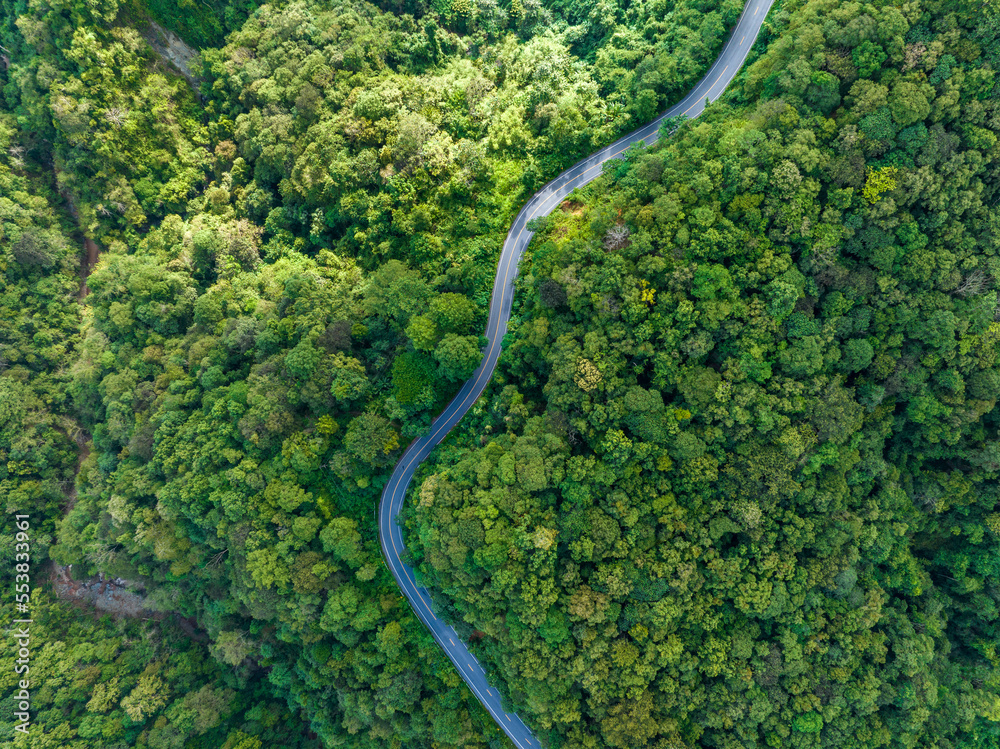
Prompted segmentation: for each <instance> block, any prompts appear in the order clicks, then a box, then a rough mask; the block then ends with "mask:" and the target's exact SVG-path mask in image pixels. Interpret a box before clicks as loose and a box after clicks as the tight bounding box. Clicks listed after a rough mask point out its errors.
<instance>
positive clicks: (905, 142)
mask: <svg viewBox="0 0 1000 749" xmlns="http://www.w3.org/2000/svg"><path fill="white" fill-rule="evenodd" d="M986 10H987V12H986V13H985V14H980V13H978V12H977V13H973V12H972V8H971V7H970V6H962V5H952V4H947V3H933V2H931V3H909V4H906V5H904V6H901V7H894V6H891V5H882V6H871V5H862V4H859V3H837V2H833V1H832V0H811V1H810V2H806V3H804V4H803V5H802V7H801V8H798V9H795V11H794V12H793V14H792V16H791V21H790V23H789V26H788V28H787V29H786V30H785V31H784V33H783V34H782V36H781V37H780V38H778V39H777V40H776V41H775V42H774V43H773V44H772V45H771V46H770V47H769V49H768V51H767V53H766V54H765V55H763V56H762V57H761V58H760V59H759V60H757V61H756V62H755V63H754V64H753V65H751V66H750V67H749V69H748V70H747V71H746V73H745V75H744V77H743V81H742V85H741V86H740V87H739V88H738V89H737V90H736V91H734V92H733V95H732V96H731V97H730V99H729V102H728V104H726V105H721V106H720V105H715V106H713V107H710V108H709V111H708V112H707V113H706V114H705V115H704V116H703V118H702V119H700V120H698V121H697V122H694V123H690V124H687V125H684V126H683V127H682V128H681V130H680V131H678V132H677V133H676V134H675V135H674V136H673V137H672V138H670V139H669V140H668V141H666V142H664V143H662V144H661V145H659V146H658V147H656V148H653V149H649V150H648V151H647V152H642V153H635V154H631V155H630V157H629V158H628V159H627V160H626V161H624V162H621V163H618V164H613V165H610V166H609V168H608V169H607V173H606V174H605V175H604V176H603V177H602V179H601V180H600V181H598V182H595V183H592V185H591V186H589V187H588V188H586V189H585V190H583V191H580V192H579V193H578V195H577V196H575V197H574V198H573V199H572V200H570V201H567V202H566V203H565V204H564V205H563V206H562V207H561V209H560V210H557V211H556V212H554V213H553V214H552V215H551V216H550V217H549V218H548V219H547V220H546V221H544V222H541V225H540V226H538V230H539V235H538V236H537V237H536V239H535V244H534V246H533V252H531V253H530V261H529V262H527V263H525V265H524V266H522V277H521V279H520V281H519V296H518V299H519V300H520V303H521V304H520V308H519V309H515V313H514V317H515V320H514V322H513V323H512V326H511V329H510V331H509V332H508V338H507V341H508V346H507V348H506V350H505V352H504V354H503V357H502V359H501V369H500V370H499V371H498V373H497V375H496V376H495V378H494V383H495V384H494V385H493V390H492V393H488V395H487V397H486V398H484V401H483V402H482V403H481V404H480V405H479V406H478V407H477V410H476V411H474V412H473V413H472V414H471V417H472V418H470V419H469V420H468V421H467V422H463V424H462V425H461V426H460V427H459V428H458V429H459V433H458V435H457V436H456V437H455V438H454V439H453V442H452V444H451V445H450V446H448V447H446V448H445V449H442V450H440V451H439V452H438V453H436V454H435V456H436V457H432V461H433V465H431V466H428V467H427V468H426V469H425V472H424V475H423V476H422V477H419V478H418V482H416V483H417V484H418V485H417V486H416V487H415V488H414V490H413V493H412V497H411V500H410V503H409V507H410V521H409V525H408V527H409V529H410V536H409V537H410V539H411V542H410V546H411V548H412V550H413V553H414V557H415V559H416V560H417V561H418V562H419V566H420V570H421V572H422V573H423V576H424V582H425V583H427V584H429V585H431V586H432V587H433V588H436V589H438V590H440V596H439V601H440V602H441V604H442V606H445V607H446V609H447V610H448V611H449V612H450V616H451V618H453V619H454V620H455V621H456V622H458V626H459V631H460V632H464V633H469V632H471V630H472V629H476V630H479V631H481V632H482V633H483V635H484V636H482V637H480V638H477V639H475V640H474V645H473V647H474V649H475V650H476V652H477V653H478V654H479V655H480V656H481V657H482V658H483V659H484V660H485V661H487V662H489V663H491V664H492V666H493V668H494V669H495V673H496V683H497V684H502V685H505V687H506V688H507V689H509V693H510V697H511V701H512V702H513V703H514V704H515V705H518V706H519V707H523V709H524V711H525V713H526V714H527V715H528V716H529V718H533V719H534V721H535V723H536V724H537V725H538V727H539V728H540V729H541V735H542V736H543V737H545V738H546V739H547V741H548V742H549V743H552V744H553V745H558V746H574V747H584V746H612V747H629V748H631V747H653V746H706V747H708V746H711V747H733V748H734V749H735V747H746V746H764V745H767V746H800V747H806V746H838V747H840V746H859V747H861V746H863V747H878V746H893V747H904V746H905V747H915V746H920V747H985V746H997V745H998V737H1000V730H998V728H997V724H998V721H1000V712H998V707H1000V671H998V665H1000V664H998V662H997V659H996V652H995V651H996V643H997V639H998V635H1000V630H998V628H997V626H998V625H997V615H998V610H997V602H998V600H1000V590H998V588H997V586H996V577H997V573H998V571H1000V568H998V566H997V565H998V562H1000V538H998V536H1000V522H998V521H1000V514H998V499H1000V490H998V483H997V481H998V477H1000V461H998V460H997V448H998V444H1000V443H998V442H997V428H998V421H997V419H998V416H997V410H996V407H997V393H998V386H1000V362H998V359H997V354H998V348H997V347H998V343H1000V322H997V320H998V319H1000V307H998V304H997V282H996V278H997V277H998V272H1000V265H998V262H1000V261H998V257H997V256H998V252H1000V210H998V207H997V205H998V199H1000V146H998V142H997V135H998V133H1000V87H998V85H997V76H996V73H995V65H996V64H997V57H998V51H1000V50H998V44H997V42H998V39H997V32H998V28H997V24H996V18H997V14H996V9H995V8H992V7H990V8H988V9H986Z"/></svg>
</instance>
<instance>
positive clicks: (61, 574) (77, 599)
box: [51, 565, 154, 619]
mask: <svg viewBox="0 0 1000 749" xmlns="http://www.w3.org/2000/svg"><path fill="white" fill-rule="evenodd" d="M51 581H52V589H53V590H54V591H55V593H56V595H57V596H59V597H60V598H62V599H63V600H65V601H71V602H74V603H80V604H84V605H88V606H92V607H93V608H95V609H97V610H98V611H101V612H104V613H108V614H111V615H112V616H116V617H117V616H130V617H141V618H143V619H149V618H151V617H153V616H154V612H153V611H151V610H149V609H147V608H146V607H145V600H146V599H145V598H144V597H143V596H141V595H139V594H138V593H136V592H135V591H133V590H130V589H129V583H128V581H127V580H122V579H121V578H113V579H105V577H104V576H103V575H101V576H99V577H97V578H93V579H91V580H82V581H81V580H74V579H73V578H72V577H71V576H70V572H69V567H61V566H59V565H54V566H53V570H52V576H51Z"/></svg>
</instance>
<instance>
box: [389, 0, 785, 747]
mask: <svg viewBox="0 0 1000 749" xmlns="http://www.w3.org/2000/svg"><path fill="white" fill-rule="evenodd" d="M773 3H774V0H750V2H749V3H747V5H746V7H745V8H744V9H743V14H742V15H741V16H740V19H739V21H738V22H737V24H736V26H735V28H734V29H733V32H732V34H731V35H730V37H729V39H728V40H727V42H726V44H725V46H724V47H723V48H722V52H721V53H720V54H719V57H718V59H716V61H715V62H714V63H713V64H712V67H711V68H709V70H708V72H707V73H706V74H705V77H704V78H702V79H701V81H699V82H698V84H697V85H696V86H695V87H694V88H693V89H692V90H691V92H690V93H689V94H688V95H687V96H686V97H684V99H683V100H682V101H681V102H680V103H679V104H677V105H676V106H674V107H672V108H671V109H669V110H668V111H667V112H665V113H664V114H662V115H660V116H659V117H658V118H656V119H655V120H653V121H652V122H650V123H649V124H648V125H645V126H644V127H641V128H639V129H638V130H636V131H634V132H632V133H630V134H628V135H626V136H624V137H622V138H620V139H619V140H617V141H615V142H614V143H612V144H611V145H609V146H606V147H605V148H602V149H601V150H599V151H597V152H595V153H593V154H591V155H590V156H588V157H586V158H585V159H583V160H581V161H580V162H578V163H577V164H575V165H574V166H572V167H570V168H569V169H567V170H566V171H564V172H563V173H562V174H560V175H559V176H558V177H556V178H555V179H553V180H552V181H551V182H549V183H548V184H547V185H545V186H544V187H543V188H542V189H541V190H539V191H538V192H537V193H535V194H534V195H533V196H532V197H531V199H530V200H528V202H527V203H526V204H525V206H524V207H523V208H522V209H521V211H520V213H518V215H517V218H515V219H514V223H513V224H512V226H511V228H510V232H509V233H508V234H507V239H506V241H505V242H504V246H503V250H502V252H501V253H500V262H499V263H498V265H497V274H496V279H495V280H494V282H493V295H492V298H491V299H490V312H489V321H488V323H487V327H486V338H487V340H488V341H489V343H488V345H487V346H486V349H485V355H484V357H483V361H482V363H481V364H480V365H479V368H478V369H477V370H476V371H475V372H474V373H473V375H472V377H470V378H469V379H468V380H467V381H466V382H465V384H464V385H463V386H462V388H461V390H459V392H458V394H457V395H456V396H455V398H454V399H453V400H452V401H451V403H449V404H448V406H447V407H446V408H445V409H444V411H442V412H441V415H440V416H439V417H438V418H437V419H435V421H434V424H433V426H432V428H431V433H430V434H429V435H426V436H423V437H419V438H417V439H415V440H414V441H413V442H412V443H411V444H410V446H409V447H408V448H407V450H406V452H405V453H404V454H403V457H402V458H401V459H400V461H399V463H397V464H396V468H395V470H394V471H393V473H392V476H391V477H390V479H389V482H388V484H386V487H385V490H384V491H383V492H382V499H381V501H380V503H379V507H378V510H377V518H376V519H377V521H378V529H379V540H380V543H381V546H382V554H383V555H384V557H385V560H386V564H387V565H388V567H389V571H390V572H391V573H392V576H393V577H394V578H395V580H396V583H397V584H398V585H399V587H400V590H402V592H403V595H405V596H406V598H407V600H408V601H409V602H410V605H411V606H412V607H413V610H414V611H415V612H416V614H417V617H418V618H419V619H420V621H422V622H423V623H424V626H426V627H427V628H428V629H429V630H430V632H431V634H432V635H433V636H434V639H435V640H436V641H437V643H438V644H439V645H440V646H441V647H442V649H443V650H444V651H445V653H446V654H447V655H448V657H449V658H450V659H451V661H452V663H454V664H455V667H456V668H457V669H458V671H459V673H460V674H461V675H462V678H463V679H464V680H465V682H466V683H467V684H468V685H469V688H470V689H471V690H472V693H473V694H475V695H476V698H477V699H478V700H479V701H480V702H481V703H482V705H483V707H485V708H486V709H487V710H488V711H489V712H490V714H491V715H492V716H493V718H494V720H496V722H497V724H498V725H499V726H500V727H501V728H502V729H503V730H504V732H505V733H506V734H507V735H508V736H509V737H510V739H511V741H513V742H514V744H515V746H517V747H519V748H520V749H529V747H540V746H541V743H540V742H539V741H538V739H537V738H536V737H535V736H534V735H533V734H532V732H531V731H530V730H529V729H528V727H527V726H526V725H525V724H524V722H523V721H522V720H521V719H520V718H519V717H518V716H517V715H516V714H514V713H511V712H508V711H507V710H506V709H505V708H504V706H503V705H502V704H501V700H500V694H499V693H498V692H497V691H496V690H495V689H493V688H492V687H491V686H490V685H489V683H488V682H487V681H486V674H485V672H484V671H483V668H482V666H481V665H480V664H479V661H477V660H476V658H475V656H473V655H472V653H471V652H469V649H468V648H467V647H466V645H465V643H464V642H462V640H460V639H459V637H458V635H457V634H456V632H455V630H454V629H453V628H452V627H451V626H450V625H448V624H446V623H445V622H443V621H441V620H440V619H438V617H437V616H436V615H435V613H434V610H433V608H432V605H431V596H430V593H429V592H428V591H427V590H426V589H425V588H421V587H418V586H417V584H416V579H415V577H414V574H413V570H412V569H411V568H410V567H409V566H407V565H406V564H404V563H403V561H402V559H401V555H402V553H403V551H404V549H405V545H404V543H403V534H402V529H401V528H400V526H399V524H398V523H397V521H396V518H397V516H398V514H399V511H400V510H401V509H402V507H403V502H404V500H405V499H406V490H407V488H408V487H409V484H410V481H412V479H413V475H414V473H415V471H416V469H417V468H418V467H419V465H420V463H421V462H423V461H424V460H425V459H426V458H427V456H428V455H429V454H430V452H431V450H433V449H434V447H435V446H436V445H437V444H438V443H439V442H441V440H443V439H444V438H445V437H446V436H447V435H448V432H450V431H451V429H452V428H453V427H454V426H455V425H456V424H457V423H458V422H459V421H460V420H461V419H462V417H463V416H464V415H465V413H466V412H467V411H468V410H469V409H470V408H471V407H472V405H473V404H474V403H475V402H476V400H477V399H478V398H479V396H480V395H481V394H482V392H483V390H485V388H486V385H487V384H488V383H489V380H490V377H492V375H493V371H494V369H496V365H497V361H498V360H499V358H500V352H501V345H500V342H501V340H502V339H503V336H504V334H505V333H506V332H507V323H508V321H509V320H510V312H511V305H512V302H513V296H514V287H513V282H514V279H515V278H516V277H517V270H518V263H519V261H520V259H521V256H522V254H523V253H524V251H525V249H527V247H528V244H529V243H530V242H531V237H532V232H530V231H528V229H527V223H528V222H529V221H530V220H531V219H533V218H537V217H540V216H546V215H548V214H549V213H550V212H551V211H552V210H554V209H555V208H556V206H558V205H559V204H560V203H561V202H562V201H563V200H564V199H565V198H566V197H567V196H568V195H569V194H570V193H571V192H573V190H575V189H576V188H578V187H582V186H584V185H586V184H587V183H589V182H591V181H593V180H594V179H596V178H597V177H598V176H600V174H601V168H600V167H601V165H602V164H604V162H606V161H608V160H609V159H614V158H618V157H620V156H621V154H622V153H623V152H624V151H625V150H626V149H627V148H628V147H629V146H631V145H632V144H634V143H638V142H640V141H642V142H645V143H646V144H647V145H649V144H652V143H655V142H656V140H657V138H658V137H659V130H660V125H661V124H662V123H663V121H664V120H666V119H669V118H672V117H676V116H678V115H684V116H686V117H688V118H689V119H690V118H694V117H697V116H698V115H700V114H701V113H702V112H703V111H704V109H705V104H706V102H707V101H714V100H715V99H718V98H719V97H720V96H721V95H722V93H723V92H724V91H725V90H726V87H727V86H728V85H729V83H730V82H731V81H732V80H733V78H734V77H735V76H736V74H737V73H738V72H739V70H740V68H741V67H742V65H743V62H744V61H745V60H746V58H747V55H748V54H749V53H750V48H751V47H752V46H753V44H754V42H755V41H756V39H757V36H758V34H759V33H760V29H761V26H762V25H763V22H764V18H765V17H766V16H767V13H768V11H769V10H770V8H771V5H772V4H773Z"/></svg>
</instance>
